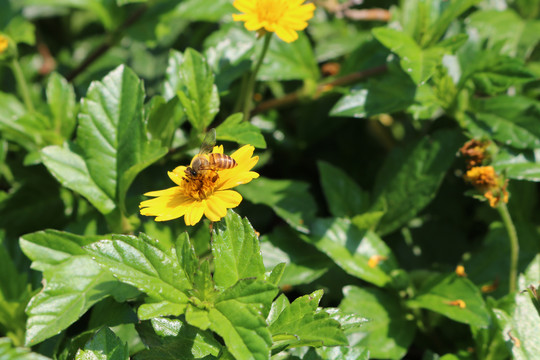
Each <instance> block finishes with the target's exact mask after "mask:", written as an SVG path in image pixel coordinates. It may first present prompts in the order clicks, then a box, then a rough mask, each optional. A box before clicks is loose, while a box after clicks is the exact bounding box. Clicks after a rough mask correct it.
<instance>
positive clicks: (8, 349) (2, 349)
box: [0, 337, 50, 360]
mask: <svg viewBox="0 0 540 360" xmlns="http://www.w3.org/2000/svg"><path fill="white" fill-rule="evenodd" d="M0 358H1V359H2V360H50V358H48V357H46V356H43V355H41V354H38V353H34V352H32V351H31V350H30V349H28V348H23V347H15V346H14V345H13V344H12V342H11V339H9V338H5V337H3V338H0Z"/></svg>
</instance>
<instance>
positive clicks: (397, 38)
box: [372, 28, 445, 84]
mask: <svg viewBox="0 0 540 360" xmlns="http://www.w3.org/2000/svg"><path fill="white" fill-rule="evenodd" d="M372 32H373V36H375V38H376V39H377V40H379V41H380V42H381V43H382V44H383V45H384V46H386V47H387V48H388V49H390V50H391V51H392V52H394V53H396V54H397V55H398V56H399V58H400V65H401V68H402V69H403V71H405V72H406V73H407V74H409V76H410V77H411V79H412V80H413V81H414V83H415V84H422V83H424V82H425V81H427V80H428V79H429V78H430V77H431V76H432V75H433V74H434V72H435V68H436V67H437V66H439V64H440V63H441V61H442V57H443V55H444V52H445V50H444V49H443V48H439V47H432V48H429V49H424V50H423V49H421V48H420V46H419V45H418V44H417V43H416V42H415V41H414V39H413V38H412V37H410V36H409V35H407V34H405V33H404V32H401V31H397V30H394V29H391V28H376V29H373V30H372Z"/></svg>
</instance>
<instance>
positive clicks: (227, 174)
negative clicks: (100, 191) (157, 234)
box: [139, 145, 259, 225]
mask: <svg viewBox="0 0 540 360" xmlns="http://www.w3.org/2000/svg"><path fill="white" fill-rule="evenodd" d="M253 150H254V147H253V146H251V145H245V146H243V147H241V148H240V149H238V150H237V151H235V152H234V154H232V155H231V157H232V158H233V159H234V160H235V161H236V163H237V165H236V166H235V167H233V168H230V169H223V170H219V171H217V172H216V171H210V170H206V171H201V172H200V177H198V178H197V179H186V173H185V170H186V169H187V167H186V166H178V167H177V168H176V169H174V170H173V171H169V177H170V178H171V180H172V181H174V182H175V183H176V185H177V186H175V187H172V188H169V189H165V190H158V191H151V192H148V193H146V194H144V195H146V196H155V197H156V198H154V199H150V200H145V201H143V202H141V204H140V205H139V207H140V208H141V214H142V215H146V216H156V218H155V220H156V221H167V220H172V219H177V218H180V217H182V216H183V217H184V221H185V223H186V225H195V224H197V223H198V222H199V221H200V220H201V218H202V216H203V214H204V215H205V216H206V217H207V218H208V219H210V221H219V220H220V219H221V218H222V217H224V216H225V215H226V214H227V209H229V208H234V207H237V206H238V205H239V204H240V202H241V201H242V196H241V195H240V194H239V193H238V192H236V191H234V190H230V189H231V188H233V187H235V186H237V185H241V184H246V183H248V182H250V181H251V180H253V179H256V178H258V177H259V174H257V173H256V172H254V171H250V170H251V169H252V168H253V167H254V166H255V164H257V161H259V157H258V156H253ZM212 152H213V153H219V154H223V146H216V147H214V150H213V151H212ZM196 157H197V156H195V157H194V158H193V160H194V159H195V158H196ZM193 160H192V163H193ZM216 174H217V175H218V176H217V179H216Z"/></svg>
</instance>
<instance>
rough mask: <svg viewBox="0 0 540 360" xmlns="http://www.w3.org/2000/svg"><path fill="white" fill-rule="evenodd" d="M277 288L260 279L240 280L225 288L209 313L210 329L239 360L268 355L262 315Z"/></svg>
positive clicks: (267, 342) (268, 335)
mask: <svg viewBox="0 0 540 360" xmlns="http://www.w3.org/2000/svg"><path fill="white" fill-rule="evenodd" d="M277 292H278V290H277V288H276V287H275V286H274V285H271V284H269V283H265V282H262V281H259V280H254V279H247V280H241V281H239V282H238V283H236V284H235V285H234V286H233V287H231V288H228V289H226V290H225V291H224V292H223V293H222V294H221V295H220V296H219V297H218V298H217V300H216V302H215V304H214V307H213V308H211V309H210V310H209V312H208V316H209V318H210V321H211V325H210V329H211V330H212V331H214V332H216V333H217V334H218V335H219V336H221V337H222V338H223V339H224V341H225V345H226V346H227V349H228V350H229V352H230V353H231V354H232V355H233V356H234V357H235V358H236V359H238V360H243V359H246V360H247V359H257V360H259V359H260V360H264V359H269V358H270V345H271V344H272V339H271V336H270V332H269V330H268V327H267V325H266V322H265V320H264V317H263V311H264V308H268V309H269V308H270V303H271V302H272V299H273V298H274V297H275V296H276V294H277Z"/></svg>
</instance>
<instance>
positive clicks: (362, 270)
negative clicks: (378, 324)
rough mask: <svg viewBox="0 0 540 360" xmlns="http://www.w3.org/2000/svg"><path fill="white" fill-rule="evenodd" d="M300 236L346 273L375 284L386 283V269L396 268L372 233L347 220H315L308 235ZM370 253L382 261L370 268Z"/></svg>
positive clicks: (393, 261) (388, 249) (384, 248)
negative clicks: (310, 233)
mask: <svg viewBox="0 0 540 360" xmlns="http://www.w3.org/2000/svg"><path fill="white" fill-rule="evenodd" d="M302 239H303V240H304V241H306V242H308V243H310V244H313V245H314V246H315V247H317V249H319V250H320V251H322V252H323V253H325V254H326V255H328V256H329V257H330V258H331V259H332V260H334V262H335V263H336V264H337V265H338V266H339V267H341V268H342V269H343V270H345V271H346V272H347V273H349V274H351V275H352V276H356V277H358V278H360V279H362V280H364V281H367V282H370V283H372V284H375V285H377V286H384V285H386V284H388V283H389V282H390V281H391V278H390V272H391V271H392V270H394V269H396V268H397V263H396V260H395V258H394V256H393V255H392V252H391V250H390V248H389V247H388V246H387V245H386V244H385V243H384V242H383V241H382V240H381V239H380V238H379V237H378V236H377V235H376V234H375V233H373V232H371V231H366V230H359V229H358V228H357V227H356V226H354V225H353V224H352V223H351V222H350V221H349V220H347V219H340V218H332V219H317V220H316V221H315V222H314V223H313V227H312V235H311V236H306V235H304V236H302ZM373 256H376V257H378V258H379V259H380V260H382V261H380V262H378V263H377V264H375V266H373V267H372V266H371V265H370V259H371V258H372V257H373Z"/></svg>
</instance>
